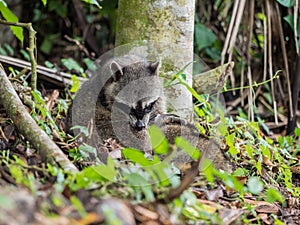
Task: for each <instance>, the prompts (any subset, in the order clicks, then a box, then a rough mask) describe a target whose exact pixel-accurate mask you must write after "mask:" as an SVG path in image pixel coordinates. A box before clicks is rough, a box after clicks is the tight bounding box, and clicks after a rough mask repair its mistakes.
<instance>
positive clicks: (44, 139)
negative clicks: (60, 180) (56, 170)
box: [0, 64, 78, 174]
mask: <svg viewBox="0 0 300 225" xmlns="http://www.w3.org/2000/svg"><path fill="white" fill-rule="evenodd" d="M0 84H1V86H0V104H2V105H3V106H4V108H5V109H6V111H7V112H8V114H9V115H10V117H11V119H12V120H13V122H14V125H15V126H16V127H17V128H18V130H19V131H20V132H21V134H22V135H23V136H24V137H25V138H26V139H27V140H28V141H29V142H30V143H31V144H32V145H33V147H35V148H36V149H37V150H38V151H39V153H40V155H41V157H42V159H43V161H44V162H48V163H50V164H52V165H56V166H59V167H61V168H63V169H64V170H65V171H68V172H70V173H73V174H74V173H76V172H78V170H77V168H76V167H75V166H74V164H72V163H71V162H70V161H69V160H68V158H67V157H66V155H65V154H64V153H63V152H62V151H61V150H60V148H59V147H58V146H57V145H56V144H55V143H54V142H53V141H52V140H51V139H50V138H49V136H48V135H47V134H46V133H45V132H44V131H43V130H41V129H40V127H39V126H38V125H37V124H36V122H35V121H34V120H33V119H32V117H31V116H30V114H29V113H28V112H27V110H26V108H25V106H24V105H23V104H22V102H21V100H20V99H19V97H18V95H17V93H16V91H15V90H14V88H13V87H12V85H11V83H10V81H9V80H8V78H7V76H6V74H5V72H4V70H2V67H1V64H0Z"/></svg>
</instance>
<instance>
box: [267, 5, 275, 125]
mask: <svg viewBox="0 0 300 225" xmlns="http://www.w3.org/2000/svg"><path fill="white" fill-rule="evenodd" d="M266 15H267V29H268V36H267V38H268V63H269V75H270V77H272V76H273V63H272V62H273V59H272V47H273V46H272V27H271V25H272V23H271V22H272V21H271V3H270V0H267V1H266ZM271 93H272V100H273V110H274V120H275V123H276V124H277V123H278V118H277V117H276V115H277V113H276V111H277V108H276V105H277V104H276V99H275V90H274V82H273V81H272V80H271Z"/></svg>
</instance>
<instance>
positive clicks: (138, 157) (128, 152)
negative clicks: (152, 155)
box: [122, 148, 158, 166]
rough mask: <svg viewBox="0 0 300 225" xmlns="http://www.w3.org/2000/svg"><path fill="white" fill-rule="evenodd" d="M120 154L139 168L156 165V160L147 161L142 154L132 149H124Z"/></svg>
mask: <svg viewBox="0 0 300 225" xmlns="http://www.w3.org/2000/svg"><path fill="white" fill-rule="evenodd" d="M122 154H123V155H124V157H125V158H126V159H129V160H131V161H132V162H134V163H138V164H140V165H141V166H151V165H154V164H156V163H158V161H157V160H153V161H151V160H149V159H147V158H146V157H145V156H144V152H142V151H140V150H138V149H134V148H125V149H123V151H122Z"/></svg>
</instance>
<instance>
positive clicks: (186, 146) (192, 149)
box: [175, 137, 201, 160]
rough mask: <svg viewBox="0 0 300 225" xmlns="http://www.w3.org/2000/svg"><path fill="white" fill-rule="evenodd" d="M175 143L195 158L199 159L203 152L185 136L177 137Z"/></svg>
mask: <svg viewBox="0 0 300 225" xmlns="http://www.w3.org/2000/svg"><path fill="white" fill-rule="evenodd" d="M175 145H176V146H177V147H179V148H181V149H182V150H183V151H185V152H186V153H187V154H188V155H189V156H191V157H192V158H193V159H194V160H198V159H199V157H200V155H201V153H200V151H199V150H198V149H197V148H195V147H194V146H192V145H191V144H190V143H189V142H188V141H187V140H185V139H184V138H183V137H176V139H175Z"/></svg>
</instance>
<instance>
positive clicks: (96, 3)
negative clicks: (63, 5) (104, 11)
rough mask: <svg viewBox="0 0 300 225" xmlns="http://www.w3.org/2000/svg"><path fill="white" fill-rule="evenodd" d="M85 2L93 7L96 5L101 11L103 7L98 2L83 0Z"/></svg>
mask: <svg viewBox="0 0 300 225" xmlns="http://www.w3.org/2000/svg"><path fill="white" fill-rule="evenodd" d="M82 1H83V2H86V3H89V4H91V5H96V6H97V7H98V8H99V9H101V6H100V5H99V3H98V2H97V0H82Z"/></svg>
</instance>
